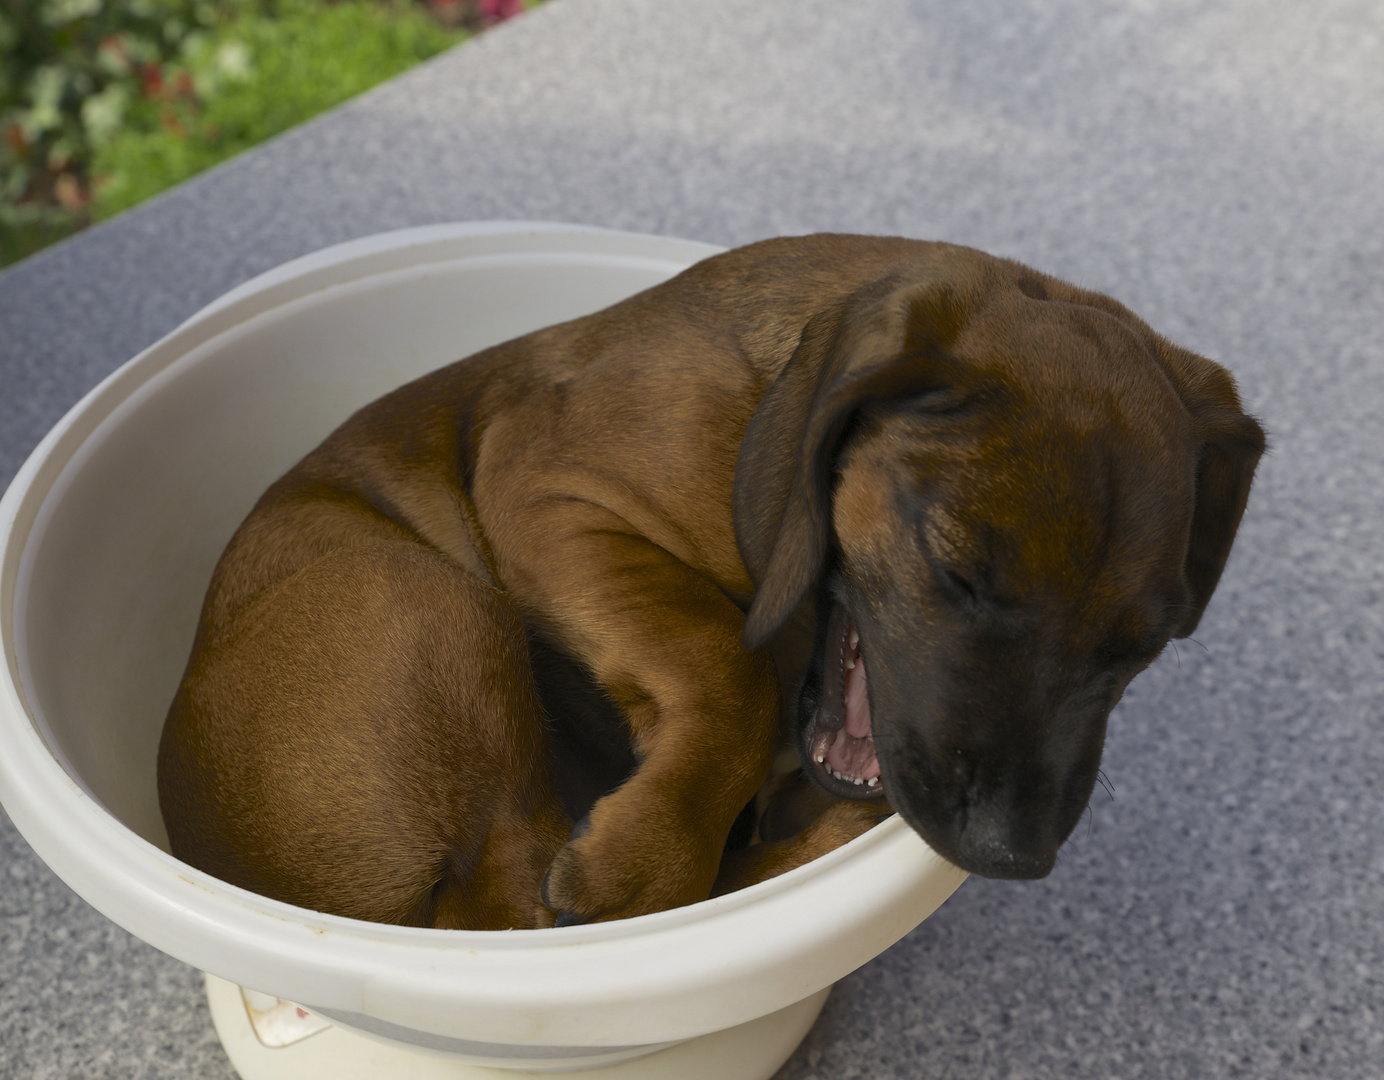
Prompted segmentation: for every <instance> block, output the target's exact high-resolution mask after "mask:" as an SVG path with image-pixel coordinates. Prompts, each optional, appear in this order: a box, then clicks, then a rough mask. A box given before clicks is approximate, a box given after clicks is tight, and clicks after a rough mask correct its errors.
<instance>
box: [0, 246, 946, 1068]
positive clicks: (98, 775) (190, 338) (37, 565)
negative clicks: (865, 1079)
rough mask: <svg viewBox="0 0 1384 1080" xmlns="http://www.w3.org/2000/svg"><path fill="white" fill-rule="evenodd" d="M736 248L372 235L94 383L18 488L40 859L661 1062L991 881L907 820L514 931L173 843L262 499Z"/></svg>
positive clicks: (561, 1046)
mask: <svg viewBox="0 0 1384 1080" xmlns="http://www.w3.org/2000/svg"><path fill="white" fill-rule="evenodd" d="M717 250H718V249H716V248H713V247H710V246H708V245H705V244H696V243H690V242H687V241H679V240H670V239H664V238H658V237H650V236H639V235H631V234H625V233H615V232H607V231H601V230H593V229H584V228H578V227H573V226H552V225H530V224H484V225H447V226H435V227H428V228H422V229H409V230H404V231H401V232H395V233H389V234H385V235H382V236H377V237H371V238H368V239H365V240H360V241H355V242H352V243H348V244H342V245H340V246H337V247H333V248H329V249H327V250H326V251H323V252H320V253H318V254H315V255H311V256H308V257H306V258H302V259H298V260H296V261H294V262H291V263H289V264H287V265H286V266H283V267H281V268H279V269H277V270H274V271H271V272H270V273H267V274H264V275H262V276H261V277H258V278H256V279H255V280H253V281H251V282H249V283H247V284H245V285H242V286H240V287H239V288H237V289H235V290H233V291H232V292H231V293H229V294H227V295H226V296H225V297H223V298H222V299H221V300H219V301H217V302H216V303H214V304H212V305H211V306H210V307H208V308H206V309H204V310H203V311H201V312H200V313H198V314H197V315H195V316H194V317H193V318H191V319H189V320H188V321H187V322H186V323H184V324H183V325H182V326H180V327H179V328H178V329H177V330H175V331H173V332H172V333H171V334H169V335H168V336H167V337H166V338H164V339H163V340H162V341H160V342H158V343H157V344H156V345H154V346H152V347H151V348H149V349H147V350H146V351H145V352H143V353H141V354H140V355H139V356H137V357H135V358H134V359H133V360H131V361H129V362H128V363H127V364H125V365H124V366H123V367H121V368H120V369H119V370H118V371H116V372H115V373H114V374H113V375H111V376H110V377H109V378H108V379H106V380H105V381H104V382H102V383H101V384H100V385H99V386H98V387H96V389H94V390H93V391H92V392H91V393H90V394H88V395H87V396H86V397H85V398H84V399H83V400H82V401H81V402H80V403H79V404H78V405H77V406H76V407H75V408H73V409H72V411H71V412H69V413H68V414H67V416H66V417H65V418H64V419H63V420H62V422H61V423H59V424H58V425H57V427H56V428H54V429H53V431H52V432H50V433H49V434H48V436H47V437H46V438H45V439H44V440H43V442H42V443H41V444H40V445H39V447H38V449H37V450H35V451H34V453H33V455H32V456H31V457H30V459H29V460H28V462H27V463H26V464H25V465H24V467H23V468H22V469H21V470H20V472H19V474H18V476H17V477H16V478H15V480H14V483H13V484H12V485H11V487H10V489H9V491H8V492H7V493H6V494H5V496H4V499H3V500H2V501H0V639H2V640H3V646H4V664H3V668H0V798H3V801H4V805H5V808H6V809H7V810H8V811H9V813H10V815H11V817H12V818H13V820H14V822H15V824H16V826H17V827H18V828H19V830H20V832H22V833H23V834H24V836H25V838H26V839H27V840H28V841H29V843H31V844H32V845H33V847H34V849H35V851H37V852H38V854H39V855H40V857H42V858H43V859H44V860H45V861H46V862H47V863H48V865H49V866H51V867H52V868H53V870H54V871H55V872H56V873H57V874H58V876H59V877H61V878H62V879H63V880H64V881H66V882H67V883H68V884H69V885H70V886H71V887H72V888H73V889H74V890H76V891H77V892H78V893H79V894H80V895H81V896H82V897H84V898H85V899H86V900H87V901H88V902H90V903H91V904H92V905H93V906H95V907H96V908H97V909H98V910H100V911H101V912H102V913H104V914H105V915H107V916H108V917H109V918H111V919H112V920H114V921H115V922H116V923H118V924H120V925H121V926H123V927H125V928H126V929H127V930H129V931H130V932H131V933H134V934H136V935H137V936H139V937H141V938H143V939H144V940H145V941H148V942H150V943H151V944H153V945H154V946H156V947H158V948H159V949H162V950H163V951H165V952H167V953H170V954H171V955H173V956H175V957H177V958H179V959H180V960H183V961H186V962H187V963H189V964H194V965H196V966H197V967H199V968H201V969H203V970H205V971H207V972H210V973H213V974H215V975H217V976H220V977H222V978H224V979H228V980H231V981H232V982H235V983H239V984H241V985H243V986H247V987H253V988H254V989H256V990H259V991H263V992H266V993H270V994H274V995H277V996H280V997H284V998H289V999H292V1000H293V1001H297V1002H301V1003H303V1004H304V1005H306V1006H308V1007H309V1008H311V1009H313V1010H314V1011H317V1012H320V1013H322V1014H324V1015H326V1016H329V1017H331V1018H332V1019H334V1020H335V1021H337V1022H338V1023H341V1024H345V1025H347V1026H348V1027H351V1028H355V1029H357V1030H361V1031H366V1032H372V1033H373V1034H374V1035H375V1036H378V1037H385V1038H388V1039H392V1040H396V1041H397V1042H399V1043H402V1044H408V1045H412V1046H418V1047H427V1048H429V1049H430V1050H431V1051H433V1052H434V1053H443V1054H453V1055H456V1056H457V1057H459V1058H460V1059H465V1060H473V1061H476V1060H481V1061H488V1062H490V1063H494V1064H500V1063H504V1064H508V1065H510V1066H513V1067H525V1068H534V1067H539V1066H542V1067H546V1068H554V1067H556V1068H564V1067H566V1068H571V1067H581V1066H584V1065H596V1064H599V1063H603V1062H610V1061H615V1060H620V1059H624V1058H633V1057H636V1056H638V1055H640V1054H644V1053H648V1052H649V1051H652V1050H654V1049H657V1048H658V1047H660V1046H666V1045H667V1044H670V1043H674V1042H678V1041H681V1040H687V1039H691V1038H694V1037H698V1036H703V1035H705V1034H706V1033H709V1032H716V1031H719V1030H721V1029H725V1028H729V1027H732V1026H735V1025H739V1024H742V1023H745V1022H747V1021H750V1020H753V1019H755V1018H757V1017H763V1016H767V1015H768V1014H770V1013H775V1012H778V1011H780V1010H785V1009H787V1007H789V1006H792V1005H793V1004H794V1003H798V1002H804V1001H805V999H809V998H813V997H814V996H815V995H817V994H818V992H819V991H821V990H823V988H825V987H828V986H829V985H830V984H831V983H832V982H834V981H835V980H837V979H839V978H841V977H842V976H844V975H845V974H847V973H848V972H850V971H852V970H854V969H855V968H856V967H858V966H860V965H861V964H863V963H865V962H866V961H867V960H869V959H871V958H872V957H874V956H875V955H877V954H878V953H879V952H881V951H882V950H884V949H885V948H887V947H888V946H889V945H890V944H892V943H893V942H895V941H896V940H898V939H899V938H900V937H902V936H903V935H904V934H905V933H907V932H908V931H909V930H910V929H912V928H913V927H914V926H916V925H917V924H918V923H919V922H921V921H922V920H923V919H924V918H926V917H927V916H928V915H929V914H931V912H932V911H933V910H934V909H935V908H936V907H937V906H938V905H939V904H940V903H941V902H942V901H943V900H945V899H946V898H947V896H949V895H950V894H951V893H952V891H953V890H954V889H955V888H956V887H957V886H958V885H959V884H960V883H961V881H962V880H963V879H964V877H965V874H964V873H963V872H962V871H960V870H957V869H956V868H955V867H953V866H951V865H950V864H948V863H946V862H945V861H943V860H942V859H941V858H940V857H938V856H937V855H936V854H935V853H934V852H932V851H931V850H930V849H929V848H928V847H927V846H926V845H925V844H924V843H923V842H922V840H920V839H919V838H918V837H917V835H915V834H914V833H913V832H912V831H911V830H910V829H908V828H907V826H906V825H904V823H903V822H902V821H900V820H898V819H897V818H895V819H891V820H889V821H887V822H885V823H884V824H883V825H881V826H879V827H878V828H876V829H874V830H873V831H871V832H870V833H868V834H867V835H865V836H863V837H861V838H860V839H858V840H856V841H854V842H853V843H851V844H849V845H847V846H846V847H844V848H841V849H839V850H837V851H835V852H832V853H831V854H829V855H827V856H825V857H824V858H821V859H819V860H817V861H816V862H814V863H812V864H810V865H808V866H805V867H801V868H800V869H798V870H795V871H793V872H791V873H789V874H785V875H783V876H782V877H779V878H777V879H775V880H773V881H769V882H765V883H763V884H761V885H757V886H755V887H753V888H749V889H745V890H742V891H741V892H738V893H735V894H732V895H730V896H726V897H722V898H720V899H717V900H711V901H707V902H705V903H701V904H695V905H692V906H690V907H686V908H682V909H679V910H675V911H669V912H664V913H661V914H657V915H649V916H644V917H641V918H637V919H630V920H626V921H623V922H616V923H604V924H599V925H591V926H581V927H571V928H567V929H560V930H533V931H522V932H508V933H474V932H462V931H435V930H419V929H409V928H403V927H391V926H380V925H375V924H371V923H364V922H357V921H354V920H351V919H344V918H338V917H335V916H331V915H323V914H319V913H316V912H312V911H306V910H303V909H301V908H295V907H292V906H290V905H286V904H281V903H277V902H275V901H273V900H267V899H264V898H263V897H260V896H258V895H255V894H253V893H250V892H246V891H245V890H243V889H239V888H236V887H234V886H231V885H227V884H225V883H224V882H221V881H219V880H217V879H216V878H213V877H210V876H208V875H207V874H204V873H202V872H201V871H199V870H196V869H193V868H192V867H190V866H188V865H186V864H184V863H181V862H179V861H178V860H176V859H174V858H173V857H172V856H171V855H170V854H169V853H168V844H167V838H166V836H165V833H164V828H163V823H162V821H161V820H160V817H159V810H158V803H157V796H156V791H155V781H154V775H155V772H154V762H155V752H156V747H157V745H158V738H159V732H160V729H161V726H162V724H163V718H164V714H165V711H166V709H167V706H168V703H169V701H170V700H171V698H172V695H173V691H174V689H175V687H176V685H177V682H178V679H179V677H180V675H181V673H182V668H183V665H184V663H185V661H186V658H187V654H188V649H189V646H190V642H191V638H192V632H193V628H194V625H195V623H196V618H197V613H198V609H199V607H200V603H201V598H202V594H203V592H204V590H205V588H206V585H207V582H208V580H209V578H210V574H211V570H212V567H213V565H214V563H215V561H216V559H217V557H218V556H219V554H220V552H221V550H222V548H223V546H224V545H225V543H226V541H227V540H228V539H229V537H230V535H231V533H232V531H233V530H234V529H235V527H236V525H237V524H238V523H239V522H240V520H241V519H242V518H243V517H244V515H245V514H246V513H247V512H248V511H249V509H250V507H251V505H252V504H253V503H254V501H255V499H256V498H257V497H258V495H259V493H260V492H261V491H262V490H263V489H264V488H265V487H267V486H268V485H269V483H270V482H272V481H273V480H274V479H276V478H277V477H278V476H279V475H280V474H281V473H282V472H284V471H285V470H286V469H287V468H288V467H289V466H290V465H292V464H293V463H294V462H295V461H296V460H298V459H299V458H300V457H301V456H302V455H303V454H304V453H306V452H307V451H308V450H309V449H311V448H312V447H313V446H314V445H316V444H317V443H318V442H319V441H320V440H321V439H322V438H323V437H325V436H326V435H327V434H328V432H330V431H331V430H332V429H333V428H334V427H336V425H337V424H339V423H340V422H341V421H342V420H344V419H345V418H346V417H347V416H348V415H349V414H350V413H351V412H352V411H354V410H355V409H356V408H358V407H359V406H361V405H363V404H365V403H366V402H368V401H370V400H371V399H373V398H375V397H378V396H379V395H381V394H383V393H385V392H386V391H388V390H390V389H392V388H393V387H395V386H398V385H400V384H401V383H403V382H405V381H407V380H409V379H412V378H414V377H416V376H418V375H421V374H423V373H424V372H427V371H430V370H432V369H434V368H436V367H439V366H441V365H443V364H445V363H449V362H451V361H453V360H455V359H457V358H458V357H462V356H466V355H468V354H470V353H472V352H474V351H476V350H478V349H480V348H483V347H485V346H488V345H491V344H494V343H496V342H499V341H502V340H505V339H507V338H510V337H513V336H516V335H518V334H521V333H524V332H526V331H528V330H531V329H535V328H537V327H540V326H544V325H548V324H551V323H555V322H558V321H561V320H564V319H568V318H572V317H575V316H578V315H582V314H585V313H587V312H590V311H595V310H597V309H599V308H601V307H604V306H606V305H608V304H610V303H613V302H614V301H616V300H619V299H621V298H623V297H625V296H627V295H629V294H631V293H634V292H636V291H638V290H641V289H644V288H647V287H648V286H651V285H654V284H656V283H658V282H660V281H662V280H664V279H665V278H667V277H670V276H672V275H673V274H675V273H676V272H678V271H679V270H681V269H683V268H684V267H686V266H688V265H690V264H691V263H693V262H695V261H697V260H698V259H702V258H705V257H707V256H708V255H712V254H714V253H715V252H716V251H717ZM818 1004H820V1002H819V1003H818ZM789 1011H791V1010H789ZM790 1049H791V1047H790ZM770 1071H772V1069H771V1070H770ZM731 1075H733V1074H731ZM726 1080H729V1076H727V1077H726Z"/></svg>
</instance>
